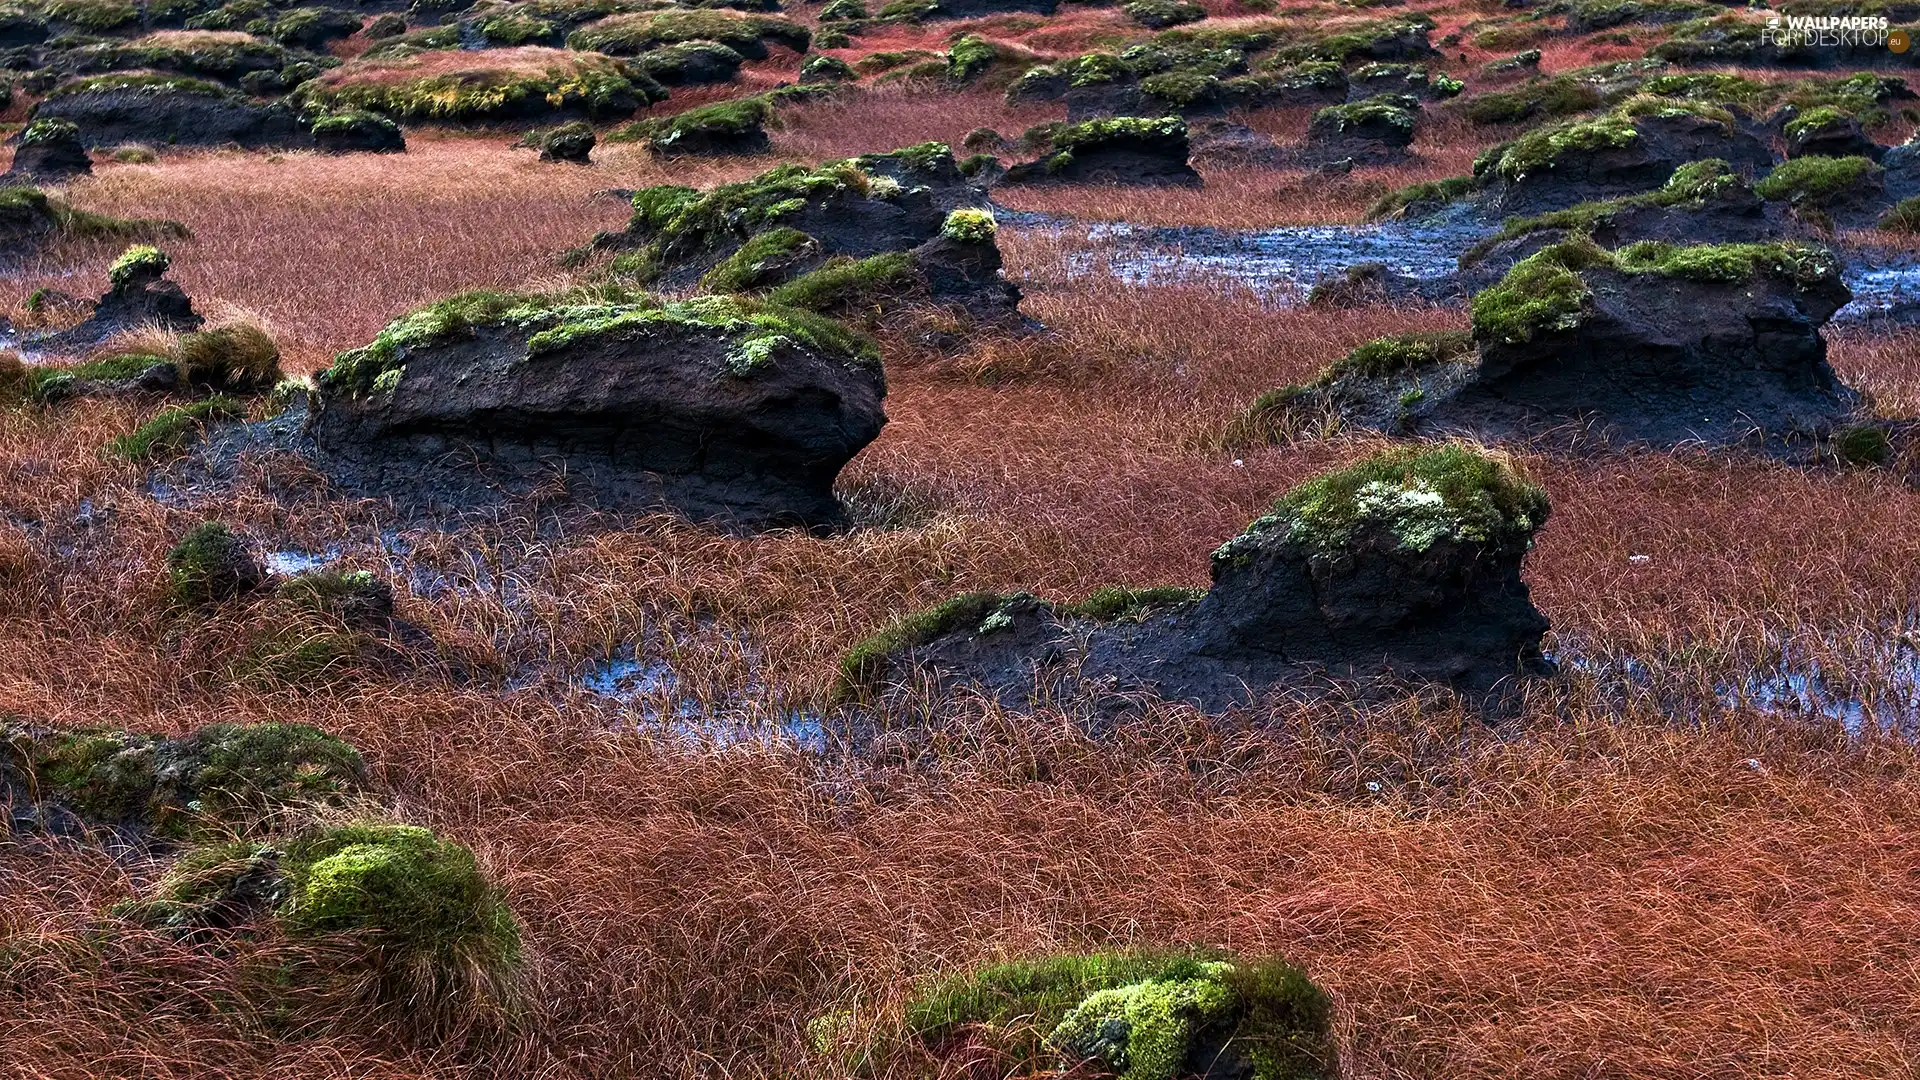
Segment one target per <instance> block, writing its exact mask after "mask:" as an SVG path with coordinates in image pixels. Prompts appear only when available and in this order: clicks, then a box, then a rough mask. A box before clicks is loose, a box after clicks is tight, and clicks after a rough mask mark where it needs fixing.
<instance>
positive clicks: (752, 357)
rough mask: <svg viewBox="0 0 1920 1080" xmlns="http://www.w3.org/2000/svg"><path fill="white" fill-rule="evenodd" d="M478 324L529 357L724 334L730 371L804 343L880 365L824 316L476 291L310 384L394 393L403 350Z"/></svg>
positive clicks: (729, 304) (771, 308) (716, 303)
mask: <svg viewBox="0 0 1920 1080" xmlns="http://www.w3.org/2000/svg"><path fill="white" fill-rule="evenodd" d="M609 295H611V296H612V297H613V298H612V299H609V298H608V296H609ZM485 327H505V328H509V329H511V330H513V331H516V332H518V333H521V334H524V335H526V354H527V356H529V357H532V356H536V355H539V354H542V353H549V352H556V351H559V350H562V349H567V348H571V347H575V346H578V345H583V344H589V343H591V342H594V341H596V340H600V339H604V338H607V337H613V336H632V335H641V334H647V333H651V332H656V331H668V332H693V333H703V334H714V335H721V336H724V337H726V339H727V341H728V344H729V346H730V351H729V354H728V355H729V360H728V365H727V366H728V373H729V374H732V375H746V374H750V373H751V372H752V371H753V370H755V369H757V368H758V367H759V366H760V365H761V364H763V363H765V362H767V361H768V360H770V359H771V358H772V356H773V355H774V352H775V351H777V350H778V349H779V348H781V347H783V346H796V347H805V348H807V349H809V350H811V351H813V352H814V353H816V354H818V355H820V356H822V357H825V358H827V359H831V360H839V361H841V362H843V363H848V364H855V365H860V366H877V365H878V364H879V363H880V354H879V350H878V348H877V347H876V346H875V345H874V344H873V343H872V342H871V341H870V340H868V339H867V338H865V337H863V336H861V335H860V334H857V333H855V332H854V331H852V330H849V329H848V328H846V327H845V326H842V325H841V324H839V323H837V322H835V321H833V320H831V319H827V318H823V317H821V316H819V315H816V314H814V313H812V312H808V311H799V310H795V309H792V308H786V307H782V306H779V305H776V304H769V303H766V302H764V301H756V300H752V299H748V298H745V297H726V296H699V297H694V298H692V299H688V300H681V301H671V302H669V301H663V300H659V299H657V298H655V297H650V296H647V295H645V294H641V293H630V292H626V291H624V290H618V289H615V290H612V291H611V293H610V294H607V293H603V294H600V295H585V294H568V293H556V294H544V295H536V294H523V293H500V292H473V293H462V294H460V295H458V296H453V297H449V298H447V299H445V300H442V301H439V302H438V303H435V304H430V305H428V306H427V307H424V308H420V309H418V310H416V311H413V312H409V313H408V314H406V315H403V316H401V317H400V318H398V319H395V320H394V321H393V322H390V323H388V324H387V325H386V327H384V328H383V329H382V330H381V331H380V333H379V334H378V335H376V336H375V337H374V340H373V341H372V342H370V343H369V344H367V345H364V346H362V347H361V348H358V349H353V350H350V351H348V352H344V353H341V354H340V355H339V356H337V357H335V358H334V362H333V365H332V366H331V367H329V368H327V370H325V371H323V372H321V373H320V375H319V376H318V379H317V381H318V383H319V385H320V386H321V387H322V388H324V389H326V390H328V391H330V392H333V393H339V394H345V395H348V396H351V397H366V396H369V395H378V394H386V393H392V392H393V391H394V390H396V389H397V388H398V387H399V386H400V384H401V381H402V380H403V379H404V377H405V371H406V353H407V351H408V350H409V349H415V348H423V347H427V346H430V345H433V344H436V343H439V342H443V341H448V340H452V339H454V338H457V337H460V336H467V335H472V334H474V333H475V332H477V331H478V330H480V329H481V328H485Z"/></svg>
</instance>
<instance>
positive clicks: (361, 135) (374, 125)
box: [309, 109, 407, 154]
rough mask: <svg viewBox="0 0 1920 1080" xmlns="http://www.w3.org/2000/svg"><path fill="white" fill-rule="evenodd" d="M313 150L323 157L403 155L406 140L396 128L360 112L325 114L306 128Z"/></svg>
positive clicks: (390, 122)
mask: <svg viewBox="0 0 1920 1080" xmlns="http://www.w3.org/2000/svg"><path fill="white" fill-rule="evenodd" d="M309 130H310V131H312V133H313V142H314V146H315V148H316V149H318V150H319V151H320V152H321V153H323V154H356V153H365V154H404V153H406V152H407V137H406V135H405V133H403V132H402V131H401V130H400V125H399V124H396V123H394V122H393V121H392V120H389V119H387V118H386V117H384V116H381V115H380V114H379V113H370V112H366V111H364V110H360V109H348V110H347V111H345V112H334V113H325V114H323V115H321V116H319V117H318V118H316V119H315V120H314V121H313V123H312V125H311V127H310V128H309Z"/></svg>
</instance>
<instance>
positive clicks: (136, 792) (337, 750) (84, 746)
mask: <svg viewBox="0 0 1920 1080" xmlns="http://www.w3.org/2000/svg"><path fill="white" fill-rule="evenodd" d="M0 735H3V736H4V739H5V743H6V746H7V748H8V752H9V759H10V764H9V765H8V766H7V767H8V768H11V769H12V770H14V773H15V776H14V777H13V778H12V779H11V780H10V781H9V783H10V784H12V785H13V786H15V787H16V789H20V788H22V787H24V789H25V791H26V793H27V800H28V801H30V802H35V803H43V804H50V805H56V806H59V807H62V808H64V809H66V810H67V811H69V812H71V813H74V814H77V815H78V816H79V817H80V818H81V820H83V821H85V822H86V823H88V824H90V825H94V826H107V827H119V828H126V829H132V830H136V831H143V832H146V833H150V834H152V835H156V836H160V837H165V838H171V839H181V838H186V837H189V836H195V835H202V834H211V835H219V834H225V835H235V834H244V833H247V832H253V831H258V830H259V829H261V828H263V827H265V826H266V825H267V824H269V823H270V822H271V821H272V820H273V819H274V817H275V816H276V815H278V814H281V813H284V812H286V811H288V810H292V809H298V808H312V807H318V806H327V805H337V804H339V803H340V802H341V801H342V800H343V799H345V798H346V797H348V796H350V795H352V794H353V793H355V792H357V791H359V790H360V789H361V788H362V787H363V786H364V784H365V782H366V766H365V763H364V762H362V760H361V758H360V755H359V753H358V752H357V751H355V750H354V749H353V747H351V746H349V745H347V744H346V743H344V742H342V741H341V740H339V739H337V738H335V737H333V736H331V735H328V734H327V733H325V732H323V731H320V730H318V729H315V728H312V727H308V726H306V725H303V724H279V723H268V724H251V725H238V724H215V725H211V726H209V727H205V728H202V729H200V730H199V731H197V732H195V733H194V734H192V735H189V736H186V737H183V738H178V739H170V738H164V737H161V736H155V735H141V734H135V733H131V732H126V731H118V730H113V729H109V728H88V729H83V730H79V731H65V732H56V731H45V730H38V729H33V728H27V727H22V726H19V725H17V724H7V725H0ZM43 816H44V815H43Z"/></svg>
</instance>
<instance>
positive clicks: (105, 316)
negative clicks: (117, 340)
mask: <svg viewBox="0 0 1920 1080" xmlns="http://www.w3.org/2000/svg"><path fill="white" fill-rule="evenodd" d="M171 265H172V261H171V260H170V259H169V258H168V256H167V255H166V253H165V252H163V251H161V250H160V249H158V248H155V247H152V246H151V245H146V244H137V245H135V246H133V247H130V248H128V249H126V251H124V252H122V253H121V255H120V257H119V258H118V259H116V260H114V263H113V265H112V266H110V267H109V268H108V269H107V280H108V286H109V287H108V289H107V291H106V292H105V293H104V294H102V295H101V297H100V299H99V300H98V301H96V302H95V303H94V306H93V313H92V314H91V315H88V316H87V318H86V320H85V321H84V322H81V323H80V324H79V325H77V326H73V327H70V328H68V329H66V330H61V331H59V332H57V333H51V334H43V335H40V336H38V337H35V338H32V339H31V340H30V342H29V343H30V344H31V345H32V346H33V347H34V348H36V349H40V350H43V351H46V352H49V353H53V354H55V355H60V354H80V353H85V352H88V351H89V350H91V349H94V348H96V347H98V346H99V345H101V344H102V343H104V342H105V341H106V340H107V339H108V338H111V337H114V336H115V335H118V334H122V333H126V332H127V331H130V330H134V329H138V328H142V327H157V328H159V329H162V330H170V331H175V332H181V333H184V332H186V331H190V330H197V329H199V328H200V326H201V324H202V323H204V322H205V321H206V320H205V319H203V318H202V317H201V316H200V315H199V313H197V312H195V311H194V310H193V301H192V300H191V299H189V298H188V297H187V294H186V292H185V291H183V290H182V289H181V288H180V286H179V285H177V284H175V283H174V282H172V281H169V280H167V279H166V276H165V275H166V273H167V270H168V268H169V267H170V266H171Z"/></svg>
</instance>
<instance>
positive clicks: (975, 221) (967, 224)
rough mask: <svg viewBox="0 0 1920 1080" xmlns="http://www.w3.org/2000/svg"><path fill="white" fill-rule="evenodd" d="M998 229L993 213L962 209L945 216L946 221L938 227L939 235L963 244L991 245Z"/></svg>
mask: <svg viewBox="0 0 1920 1080" xmlns="http://www.w3.org/2000/svg"><path fill="white" fill-rule="evenodd" d="M999 228H1000V227H999V224H998V223H997V222H995V221H994V219H993V211H991V210H975V209H970V208H966V207H962V208H961V209H958V210H954V211H951V212H949V213H948V214H947V219H946V221H944V222H942V223H941V225H940V235H942V236H944V237H946V238H947V239H949V240H958V241H960V242H961V243H963V244H991V243H993V238H994V234H995V233H997V232H998V231H999Z"/></svg>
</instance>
